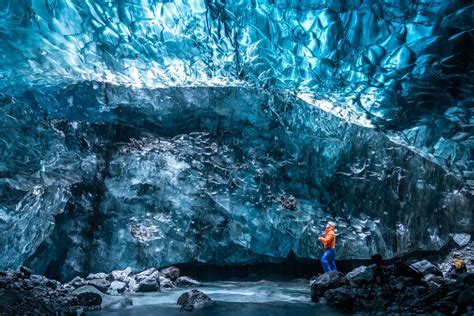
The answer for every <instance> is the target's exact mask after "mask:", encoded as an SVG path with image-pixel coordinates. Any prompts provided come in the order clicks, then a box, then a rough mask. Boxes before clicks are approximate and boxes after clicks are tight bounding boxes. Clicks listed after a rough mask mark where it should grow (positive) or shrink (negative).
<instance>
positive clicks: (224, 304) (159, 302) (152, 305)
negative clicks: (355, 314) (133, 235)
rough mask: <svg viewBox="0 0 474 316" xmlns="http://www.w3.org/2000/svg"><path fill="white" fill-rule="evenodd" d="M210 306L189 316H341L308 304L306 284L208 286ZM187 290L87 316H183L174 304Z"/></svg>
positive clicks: (136, 299)
mask: <svg viewBox="0 0 474 316" xmlns="http://www.w3.org/2000/svg"><path fill="white" fill-rule="evenodd" d="M198 289H199V290H200V291H202V292H204V293H206V294H207V295H208V296H209V297H210V298H211V299H212V300H213V302H212V303H211V304H209V305H207V306H205V307H203V308H201V309H195V310H194V311H193V312H192V315H207V316H208V315H212V316H214V315H215V316H219V315H226V316H229V315H239V316H257V315H258V316H265V315H268V316H270V315H271V316H297V315H298V313H304V315H343V313H342V312H340V311H338V310H334V309H331V308H330V307H328V306H327V305H325V304H314V303H312V302H311V301H310V289H309V286H308V283H307V282H306V281H305V282H270V281H259V282H229V281H222V282H211V283H205V284H203V286H201V287H199V288H198ZM188 290H189V289H179V290H171V291H166V292H158V293H146V294H145V293H144V294H133V295H131V296H130V297H131V298H132V300H133V306H129V307H127V308H123V309H117V308H114V307H112V306H105V307H104V308H103V309H102V310H101V311H98V312H93V313H90V315H112V314H113V315H141V316H142V315H171V316H172V315H183V313H184V315H186V312H180V307H179V306H178V305H177V304H176V301H177V300H178V297H179V296H180V295H181V294H182V293H183V292H186V291H188ZM301 315H303V314H301Z"/></svg>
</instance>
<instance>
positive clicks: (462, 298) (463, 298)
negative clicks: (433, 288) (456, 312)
mask: <svg viewBox="0 0 474 316" xmlns="http://www.w3.org/2000/svg"><path fill="white" fill-rule="evenodd" d="M457 304H458V306H460V307H462V308H465V307H467V306H474V286H471V287H468V288H467V289H465V290H463V291H462V292H461V293H460V294H459V297H458V300H457Z"/></svg>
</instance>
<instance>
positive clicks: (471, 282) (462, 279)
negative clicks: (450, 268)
mask: <svg viewBox="0 0 474 316" xmlns="http://www.w3.org/2000/svg"><path fill="white" fill-rule="evenodd" d="M456 285H458V286H462V287H466V286H474V273H469V272H466V273H463V274H461V275H460V276H459V277H458V278H457V279H456Z"/></svg>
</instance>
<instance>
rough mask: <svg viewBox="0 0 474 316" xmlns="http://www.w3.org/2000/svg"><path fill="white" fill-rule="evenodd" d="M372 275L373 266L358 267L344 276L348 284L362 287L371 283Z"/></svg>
mask: <svg viewBox="0 0 474 316" xmlns="http://www.w3.org/2000/svg"><path fill="white" fill-rule="evenodd" d="M372 275H373V266H368V267H367V266H360V267H357V268H355V269H354V270H352V271H351V272H349V273H348V274H346V278H347V280H348V281H349V282H350V283H355V284H357V285H364V284H367V283H369V282H370V281H371V279H372Z"/></svg>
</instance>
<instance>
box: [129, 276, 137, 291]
mask: <svg viewBox="0 0 474 316" xmlns="http://www.w3.org/2000/svg"><path fill="white" fill-rule="evenodd" d="M137 288H138V282H137V281H136V280H135V278H130V281H129V282H128V290H129V291H131V292H136V291H137Z"/></svg>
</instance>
